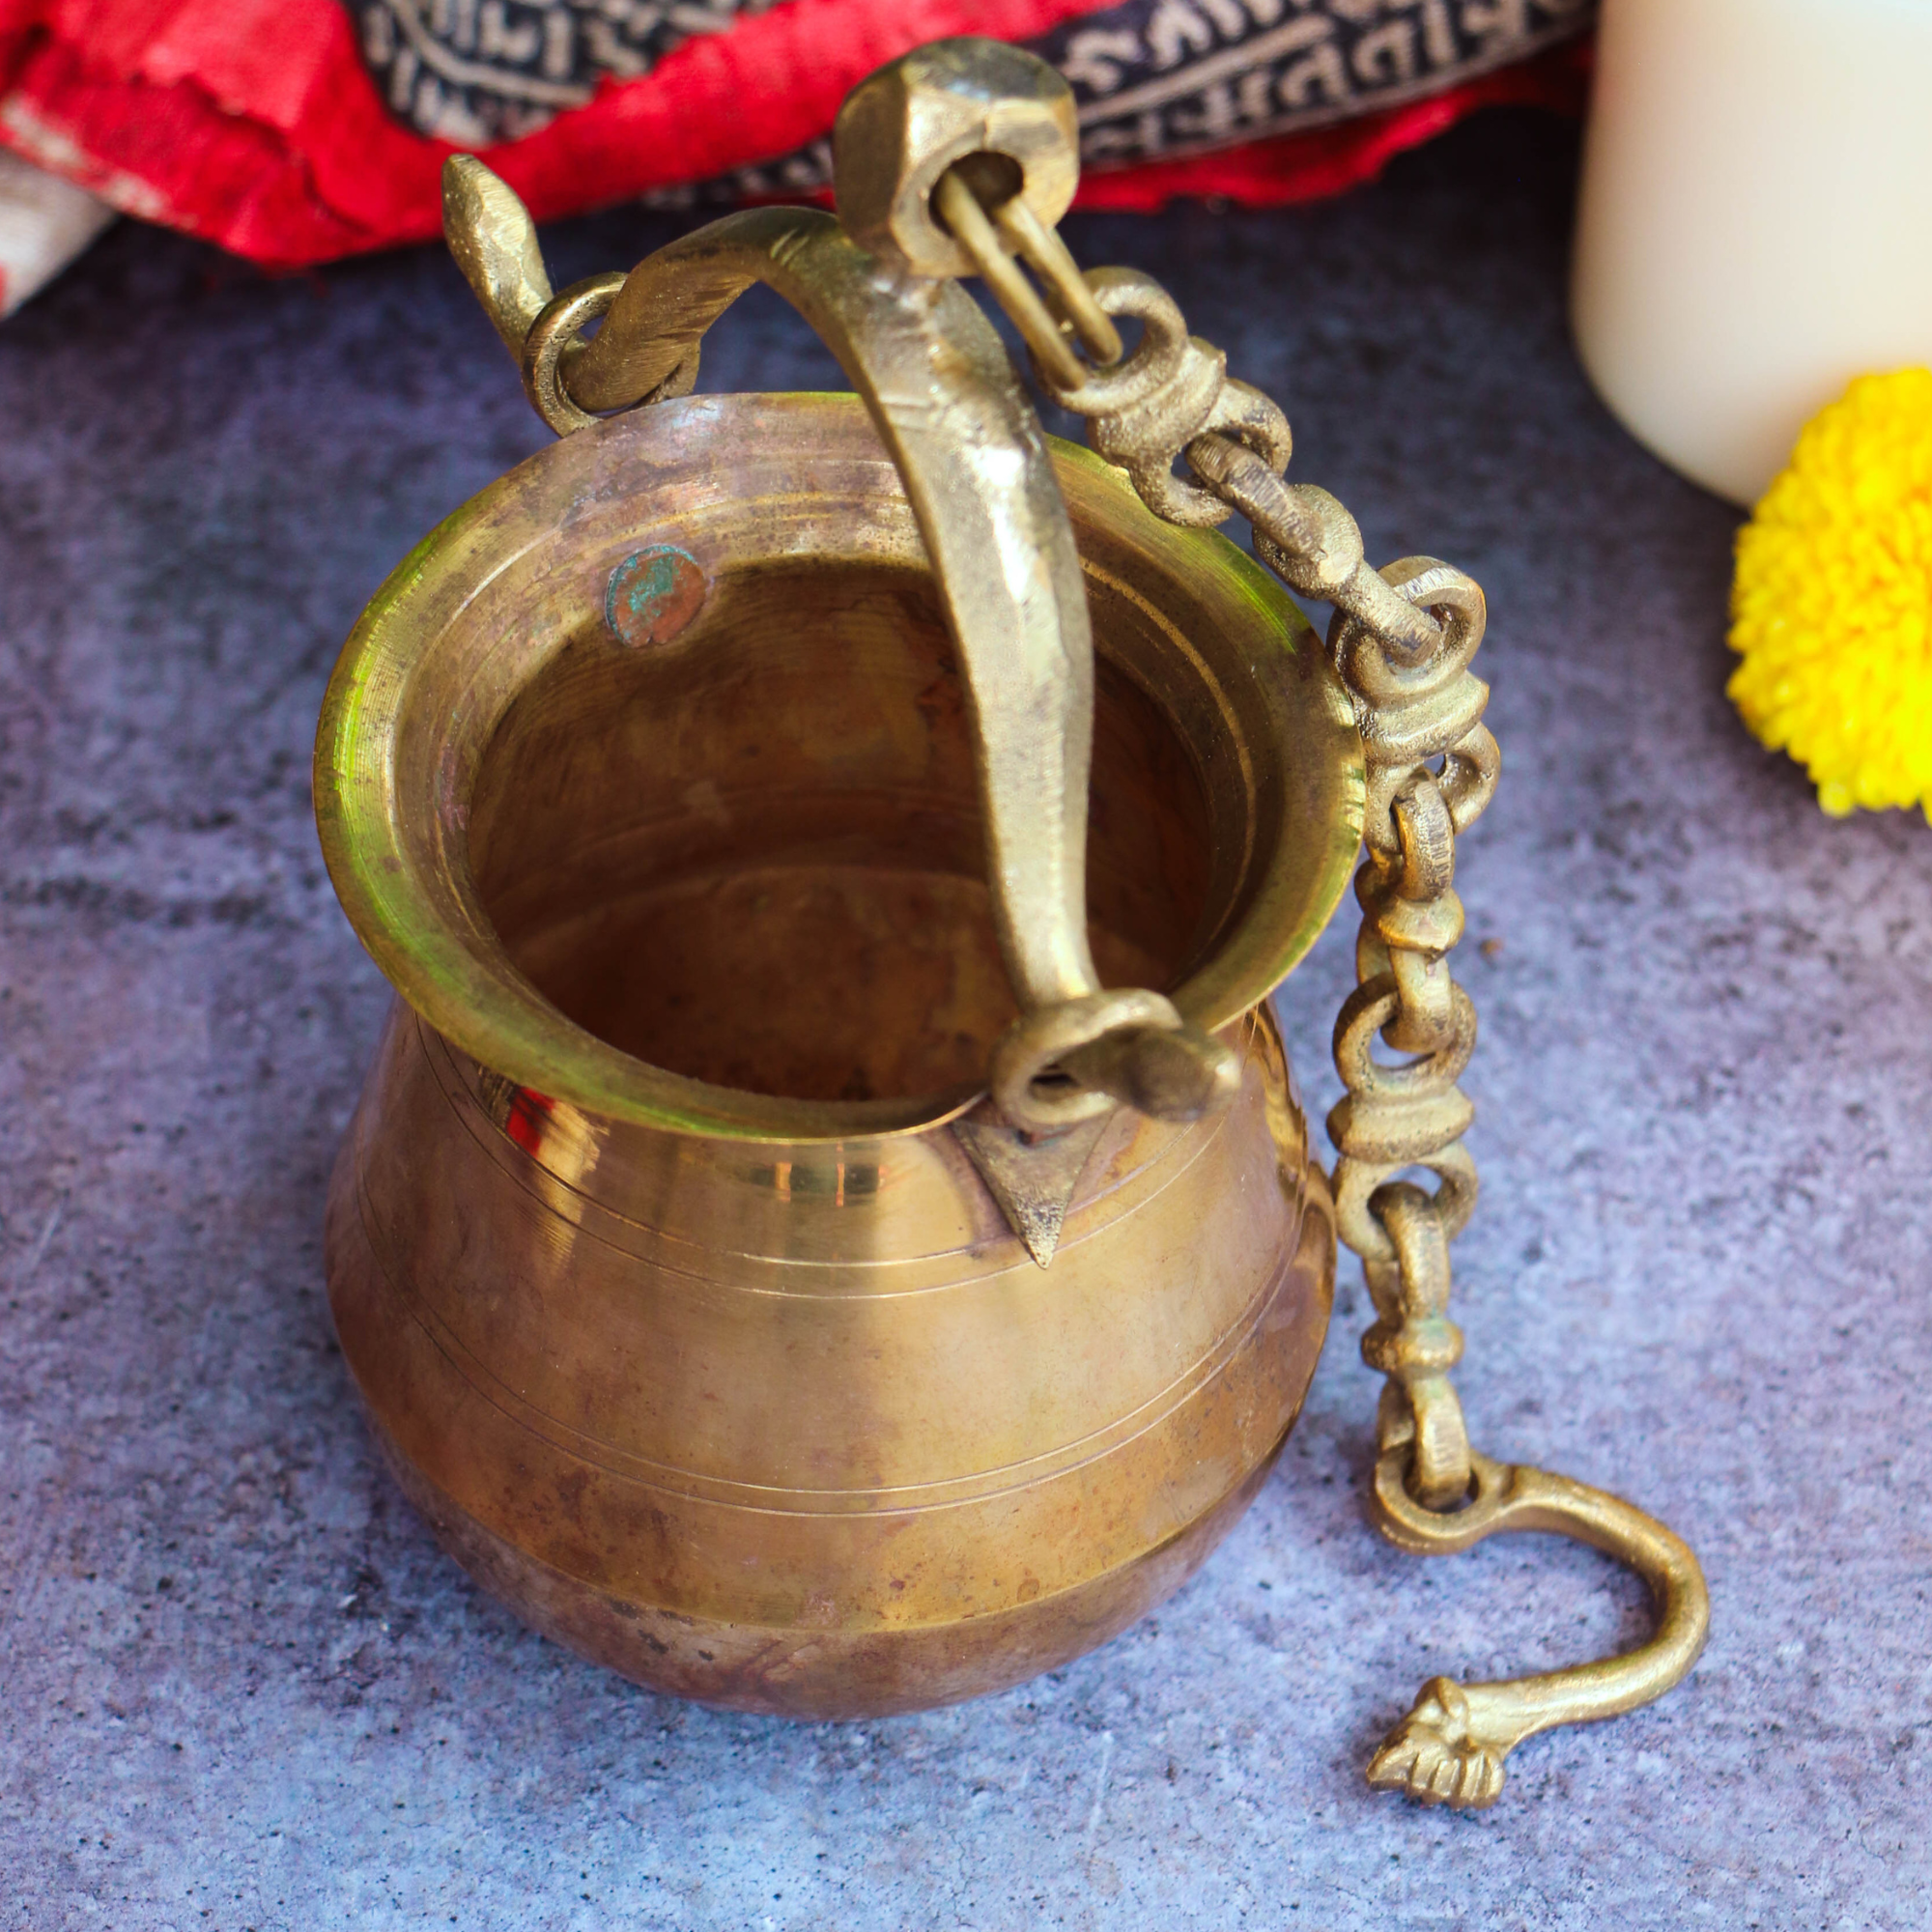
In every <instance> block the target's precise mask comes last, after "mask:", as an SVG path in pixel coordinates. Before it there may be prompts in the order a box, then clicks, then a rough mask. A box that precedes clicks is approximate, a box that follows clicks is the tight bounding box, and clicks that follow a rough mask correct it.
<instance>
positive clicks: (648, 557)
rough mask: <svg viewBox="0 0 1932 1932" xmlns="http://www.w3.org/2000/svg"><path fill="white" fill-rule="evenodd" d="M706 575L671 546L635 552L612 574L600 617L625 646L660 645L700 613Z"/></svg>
mask: <svg viewBox="0 0 1932 1932" xmlns="http://www.w3.org/2000/svg"><path fill="white" fill-rule="evenodd" d="M707 588H708V586H707V585H706V583H705V582H704V573H703V571H702V570H700V569H699V568H698V567H697V560H696V558H695V557H693V556H690V555H687V554H686V553H685V552H683V551H681V550H678V549H676V548H674V547H673V546H672V545H669V544H655V545H653V546H652V547H651V548H650V549H649V550H639V551H633V552H632V553H631V554H630V555H629V556H627V557H626V558H625V559H624V560H623V562H622V563H620V564H619V565H618V566H617V567H616V569H615V570H613V571H612V572H611V587H610V588H609V589H608V590H607V591H606V592H605V593H604V614H605V616H606V617H607V618H608V619H609V620H610V625H611V629H612V630H613V631H615V632H616V634H617V635H618V636H619V637H620V638H622V639H623V640H624V641H625V642H626V643H627V644H633V645H638V644H662V643H666V642H668V641H669V639H672V638H674V637H676V636H677V634H678V633H679V632H680V631H681V630H683V629H684V627H685V626H686V625H687V624H688V623H690V622H691V620H692V619H693V618H694V617H695V616H696V615H697V613H698V611H700V610H702V609H703V608H704V596H705V591H706V589H707Z"/></svg>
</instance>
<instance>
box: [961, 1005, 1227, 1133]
mask: <svg viewBox="0 0 1932 1932" xmlns="http://www.w3.org/2000/svg"><path fill="white" fill-rule="evenodd" d="M1240 1084H1241V1068H1240V1059H1239V1056H1238V1055H1236V1053H1235V1051H1234V1049H1233V1048H1232V1047H1230V1046H1229V1045H1228V1044H1227V1043H1226V1041H1224V1040H1220V1039H1216V1038H1215V1037H1212V1036H1211V1035H1208V1034H1204V1033H1200V1032H1197V1031H1196V1029H1194V1028H1193V1027H1191V1026H1188V1025H1187V1024H1186V1023H1185V1022H1184V1021H1183V1020H1182V1019H1181V1017H1180V1015H1179V1013H1178V1012H1177V1011H1176V1010H1175V1009H1174V1005H1173V1003H1172V1002H1171V1001H1169V1000H1166V999H1163V998H1162V997H1161V995H1160V994H1158V993H1149V992H1140V991H1130V990H1126V989H1115V990H1112V991H1108V992H1101V993H1090V994H1087V995H1085V996H1083V997H1081V998H1079V999H1072V1000H1066V1001H1064V1002H1062V1003H1061V1004H1060V1005H1059V1006H1054V1007H1047V1008H1044V1009H1041V1010H1039V1011H1037V1012H1033V1013H1028V1014H1026V1015H1024V1016H1023V1017H1022V1018H1020V1019H1018V1020H1016V1021H1015V1022H1014V1023H1013V1025H1012V1026H1011V1027H1010V1028H1009V1029H1008V1031H1007V1034H1006V1036H1005V1037H1004V1038H1003V1039H1002V1040H1001V1041H1000V1043H999V1045H998V1046H997V1047H995V1048H994V1050H993V1066H992V1081H991V1087H992V1095H993V1101H994V1104H995V1105H996V1106H997V1107H998V1108H999V1109H1000V1111H1001V1113H1003V1114H1004V1115H1005V1116H1006V1117H1007V1119H1008V1121H1009V1122H1011V1124H1012V1125H1014V1126H1016V1127H1019V1128H1021V1129H1023V1130H1024V1131H1026V1132H1028V1133H1058V1132H1059V1131H1061V1130H1062V1129H1063V1128H1065V1127H1070V1126H1077V1125H1078V1124H1079V1123H1080V1122H1082V1121H1089V1120H1092V1119H1094V1116H1095V1115H1097V1114H1102V1113H1104V1112H1106V1110H1107V1109H1108V1108H1109V1107H1112V1106H1114V1105H1115V1104H1116V1103H1119V1104H1122V1105H1124V1106H1129V1107H1134V1108H1137V1109H1138V1110H1139V1111H1140V1112H1141V1113H1144V1114H1147V1115H1150V1116H1151V1118H1153V1119H1155V1120H1163V1121H1196V1120H1199V1119H1200V1118H1201V1117H1202V1116H1203V1115H1204V1114H1209V1113H1216V1112H1218V1111H1219V1110H1220V1109H1221V1108H1223V1107H1225V1106H1226V1105H1227V1104H1228V1102H1229V1101H1230V1100H1232V1099H1233V1098H1234V1096H1235V1094H1236V1093H1237V1092H1239V1090H1240Z"/></svg>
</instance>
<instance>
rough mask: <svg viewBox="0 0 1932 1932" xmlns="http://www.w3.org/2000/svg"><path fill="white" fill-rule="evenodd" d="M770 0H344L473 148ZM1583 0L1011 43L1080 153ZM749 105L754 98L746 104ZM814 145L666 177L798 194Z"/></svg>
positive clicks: (1308, 120) (433, 111) (1165, 131)
mask: <svg viewBox="0 0 1932 1932" xmlns="http://www.w3.org/2000/svg"><path fill="white" fill-rule="evenodd" d="M782 4H784V0H704V4H701V5H700V4H695V0H691V3H689V4H664V3H663V0H355V11H356V13H357V14H358V15H359V18H360V22H361V28H362V48H363V55H364V58H365V59H366V60H367V62H368V64H369V66H370V68H371V69H372V70H373V71H374V72H375V74H376V76H377V78H378V81H379V83H380V85H381V86H382V87H383V89H384V99H386V100H387V101H388V103H389V106H390V108H391V110H392V111H393V112H394V113H395V114H396V115H397V116H398V117H399V118H401V119H402V120H404V121H406V122H408V123H409V124H410V125H411V126H412V127H414V128H416V129H417V130H418V131H419V132H421V133H424V134H429V135H433V136H437V137H439V138H440V139H443V140H448V141H454V142H456V143H458V144H459V145H464V146H487V145H489V144H490V143H492V142H496V141H500V140H511V139H514V138H516V137H517V136H518V135H520V134H526V133H530V132H533V131H534V130H535V129H536V128H540V127H542V126H543V125H544V123H545V122H547V121H549V120H550V119H551V118H552V117H553V116H554V115H556V114H557V113H560V112H561V111H562V110H563V109H565V108H567V107H574V106H580V105H582V103H584V102H585V101H587V100H589V99H590V98H591V96H592V95H593V94H594V93H595V92H596V90H597V88H598V86H599V85H600V84H601V83H602V82H603V81H604V80H605V79H606V78H610V79H613V80H625V79H631V78H635V77H636V76H638V75H640V74H644V73H647V72H649V71H650V70H651V68H652V67H653V66H654V65H655V64H656V63H657V62H658V61H659V60H661V59H662V58H663V57H664V56H665V55H666V54H668V53H669V52H670V51H671V50H672V49H673V48H675V47H677V46H680V45H682V44H683V43H685V42H686V41H688V40H690V39H691V38H692V37H693V36H694V35H698V34H721V33H728V32H729V31H730V30H731V28H732V27H733V26H735V25H736V24H737V23H738V21H739V20H741V19H742V18H744V17H745V16H746V15H748V14H756V13H763V12H766V11H768V10H769V9H770V8H771V7H772V6H774V5H782ZM1595 13H1596V0H1125V4H1123V5H1121V6H1115V7H1103V8H1100V9H1097V10H1096V11H1095V12H1094V13H1091V14H1082V15H1080V16H1079V17H1077V18H1075V19H1072V20H1069V21H1066V22H1065V23H1064V24H1063V25H1061V26H1059V27H1057V28H1055V29H1054V30H1053V31H1052V32H1051V33H1048V34H1044V35H1041V36H1040V37H1039V38H1037V39H1036V40H1032V41H1029V42H1028V43H1026V44H1027V45H1029V46H1030V47H1032V49H1033V50H1034V51H1035V52H1036V53H1038V54H1040V55H1041V56H1043V57H1044V58H1045V59H1047V60H1049V61H1051V62H1052V63H1053V64H1054V65H1055V66H1056V67H1058V68H1059V69H1060V71H1061V72H1063V73H1064V74H1065V76H1066V78H1067V80H1068V81H1069V82H1070V83H1071V85H1072V88H1073V92H1074V97H1075V99H1077V101H1078V102H1079V106H1080V126H1081V158H1082V161H1083V164H1084V165H1086V166H1088V167H1120V166H1124V165H1126V164H1129V163H1131V162H1135V161H1147V160H1155V159H1161V158H1167V157H1170V156H1181V155H1188V154H1198V153H1203V152H1206V151H1208V150H1210V149H1214V148H1222V147H1228V146H1231V145H1233V144H1235V143H1236V142H1240V141H1251V140H1255V139H1258V138H1260V137H1262V136H1264V135H1273V134H1287V133H1295V132H1299V131H1301V130H1302V129H1304V128H1316V127H1321V126H1323V125H1325V124H1327V123H1330V122H1335V121H1342V120H1346V119H1349V118H1350V117H1351V116H1354V115H1357V114H1366V113H1371V112H1374V111H1376V110H1378V109H1380V108H1384V107H1393V106H1397V105H1399V104H1401V103H1402V102H1404V101H1406V100H1412V99H1417V98H1419V97H1421V96H1424V95H1428V94H1433V93H1435V92H1436V91H1437V90H1439V89H1442V88H1446V87H1449V86H1451V85H1453V84H1454V83H1456V82H1458V81H1462V80H1466V79H1468V78H1469V77H1471V76H1472V75H1474V74H1478V73H1485V72H1488V71H1490V70H1491V69H1492V68H1497V67H1501V66H1503V65H1505V64H1506V63H1508V62H1510V61H1515V60H1520V59H1523V58H1524V57H1525V56H1527V55H1529V54H1533V53H1536V52H1539V51H1541V50H1542V49H1543V48H1545V47H1547V46H1550V45H1553V44H1554V43H1556V42H1558V41H1561V40H1565V39H1567V38H1569V37H1570V36H1571V35H1573V34H1576V33H1578V32H1580V31H1581V30H1582V29H1583V28H1584V27H1585V26H1587V25H1588V24H1589V23H1590V21H1591V20H1592V18H1593V17H1594V15H1595ZM746 107H747V111H748V113H749V114H751V115H752V116H753V118H754V117H755V113H756V108H757V103H756V102H755V101H752V100H748V101H747V103H746ZM830 181H831V152H830V146H829V143H828V142H826V141H824V140H819V141H814V142H812V143H810V145H808V146H807V147H805V148H802V149H800V150H798V151H797V152H796V153H795V154H791V155H787V156H781V157H780V158H779V159H777V160H774V161H770V162H767V163H765V164H763V165H761V166H759V167H754V168H745V169H741V170H738V171H737V172H735V173H733V174H732V175H730V176H728V177H726V178H725V179H724V180H722V181H719V182H716V183H710V184H704V185H702V186H701V187H700V188H697V189H694V190H685V191H683V193H684V196H685V198H699V197H701V198H703V199H714V198H715V199H720V200H726V199H736V198H740V197H744V196H753V197H756V196H767V195H774V194H796V193H802V192H810V191H812V190H814V189H819V188H823V187H826V186H828V185H830Z"/></svg>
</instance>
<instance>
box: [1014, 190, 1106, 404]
mask: <svg viewBox="0 0 1932 1932" xmlns="http://www.w3.org/2000/svg"><path fill="white" fill-rule="evenodd" d="M992 214H993V225H994V226H995V227H996V228H998V229H999V231H1000V234H1001V235H1002V236H1003V237H1004V238H1005V240H1006V242H1007V245H1008V246H1009V248H1011V249H1012V251H1013V253H1014V254H1016V255H1017V256H1018V257H1019V258H1020V260H1021V261H1023V262H1024V263H1025V264H1026V265H1027V267H1028V268H1030V269H1031V270H1033V271H1034V273H1035V274H1036V275H1037V276H1038V277H1039V281H1040V288H1041V291H1042V293H1043V294H1044V296H1045V298H1046V303H1047V306H1048V307H1049V308H1051V309H1053V310H1054V311H1055V312H1056V313H1057V314H1058V315H1059V316H1060V317H1061V318H1062V319H1063V320H1064V321H1065V323H1066V324H1067V325H1068V326H1069V327H1071V328H1072V330H1073V332H1074V334H1075V335H1077V336H1078V337H1079V338H1080V346H1081V347H1082V348H1083V349H1084V350H1086V352H1087V354H1088V355H1091V356H1092V357H1093V358H1094V363H1095V364H1096V365H1097V366H1098V367H1100V368H1102V369H1105V368H1109V367H1111V366H1112V365H1113V364H1114V363H1116V362H1118V361H1119V360H1120V359H1121V357H1122V355H1125V353H1126V351H1125V348H1124V346H1123V345H1122V341H1121V331H1120V330H1119V329H1118V328H1116V327H1114V319H1113V317H1112V316H1110V315H1109V314H1108V313H1107V311H1106V310H1105V309H1103V308H1102V307H1101V306H1100V304H1099V303H1098V301H1096V300H1095V299H1094V291H1093V290H1092V289H1091V288H1090V287H1089V286H1088V285H1087V277H1086V276H1085V275H1083V274H1082V273H1081V272H1080V265H1079V263H1077V262H1076V261H1075V260H1074V259H1073V254H1072V251H1071V250H1070V249H1069V248H1068V247H1067V245H1066V243H1065V241H1062V240H1061V239H1060V231H1059V229H1057V228H1049V227H1048V226H1047V225H1046V223H1045V222H1043V221H1042V220H1041V219H1040V218H1039V215H1038V214H1037V213H1036V212H1035V210H1034V208H1033V207H1032V205H1031V204H1030V203H1029V202H1028V201H1027V200H1026V198H1025V197H1024V196H1023V195H1017V194H1016V195H1013V196H1011V197H1010V198H1009V199H1008V200H1006V201H1003V202H1002V203H1001V204H1000V205H999V207H997V208H996V209H994V210H993V211H992Z"/></svg>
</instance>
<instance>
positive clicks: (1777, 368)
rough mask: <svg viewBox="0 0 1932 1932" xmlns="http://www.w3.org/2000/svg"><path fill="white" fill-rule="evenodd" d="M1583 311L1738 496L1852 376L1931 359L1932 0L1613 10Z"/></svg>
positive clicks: (1696, 458) (1630, 386) (1696, 466)
mask: <svg viewBox="0 0 1932 1932" xmlns="http://www.w3.org/2000/svg"><path fill="white" fill-rule="evenodd" d="M1572 314H1573V318H1574V322H1575V327H1576V331H1577V348H1578V349H1579V350H1580V352H1581V354H1582V357H1583V364H1584V367H1585V368H1586V369H1587V370H1588V371H1589V373H1590V377H1591V380H1592V381H1593V382H1595V384H1597V387H1598V389H1599V390H1600V391H1601V392H1602V394H1603V396H1604V399H1605V402H1607V403H1608V404H1609V406H1610V408H1611V409H1612V410H1613V411H1614V412H1616V414H1617V415H1618V416H1619V417H1620V418H1621V419H1622V421H1623V422H1624V424H1625V426H1626V427H1627V428H1628V429H1629V430H1630V431H1631V432H1632V434H1633V435H1634V436H1635V437H1636V438H1637V439H1638V440H1640V441H1642V442H1644V443H1646V444H1648V445H1649V447H1650V448H1652V449H1653V450H1655V451H1656V452H1657V454H1658V455H1660V456H1661V457H1662V458H1663V460H1664V461H1665V462H1666V463H1669V464H1671V465H1673V466H1674V467H1675V468H1677V469H1681V470H1683V471H1684V473H1685V474H1686V475H1688V476H1690V477H1692V478H1693V479H1694V480H1696V481H1697V482H1699V483H1702V484H1704V485H1705V486H1706V487H1707V488H1709V489H1712V490H1715V491H1717V492H1718V493H1719V495H1720V496H1724V497H1731V498H1733V499H1734V500H1735V501H1738V502H1741V503H1749V502H1752V501H1754V500H1755V499H1756V498H1757V497H1759V496H1760V495H1762V493H1763V491H1764V489H1765V487H1766V486H1767V485H1768V484H1769V483H1770V482H1771V479H1772V478H1773V477H1774V476H1775V475H1776V473H1777V471H1778V470H1779V469H1781V468H1782V467H1783V465H1784V461H1785V459H1786V457H1787V456H1788V455H1789V454H1790V451H1791V445H1792V443H1793V441H1794V440H1796V438H1797V435H1798V431H1799V429H1800V428H1801V427H1802V426H1803V424H1804V420H1805V418H1806V417H1808V416H1809V415H1810V414H1811V413H1812V412H1814V411H1816V410H1818V409H1821V408H1822V407H1823V406H1824V405H1825V404H1826V403H1828V402H1830V401H1832V400H1833V397H1835V396H1836V395H1838V394H1839V393H1840V391H1842V390H1843V388H1844V386H1845V384H1847V383H1848V382H1849V381H1850V380H1851V379H1852V378H1853V377H1854V376H1857V375H1861V374H1863V373H1865V372H1867V371H1874V370H1886V369H1896V368H1901V367H1905V366H1907V365H1909V364H1915V363H1922V364H1932V0H1604V10H1603V24H1602V28H1601V32H1600V35H1599V39H1598V49H1597V77H1596V85H1595V99H1594V103H1593V108H1592V113H1591V120H1590V126H1589V131H1588V134H1587V136H1586V141H1585V148H1584V163H1583V191H1582V205H1581V209H1580V211H1579V213H1578V219H1577V256H1576V271H1575V278H1574V281H1573V285H1572Z"/></svg>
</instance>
